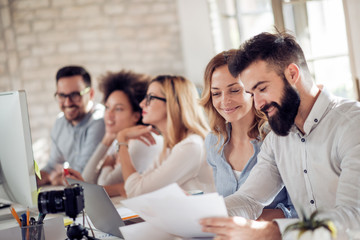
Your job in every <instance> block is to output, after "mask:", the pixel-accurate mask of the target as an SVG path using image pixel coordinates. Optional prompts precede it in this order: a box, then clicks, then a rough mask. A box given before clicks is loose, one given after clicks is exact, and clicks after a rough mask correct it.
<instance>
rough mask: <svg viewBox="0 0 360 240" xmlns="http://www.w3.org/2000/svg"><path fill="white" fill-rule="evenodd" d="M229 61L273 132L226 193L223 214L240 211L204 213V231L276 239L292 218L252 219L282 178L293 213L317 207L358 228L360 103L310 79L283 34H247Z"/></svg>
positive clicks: (341, 225)
mask: <svg viewBox="0 0 360 240" xmlns="http://www.w3.org/2000/svg"><path fill="white" fill-rule="evenodd" d="M229 68H230V71H231V73H232V75H233V76H235V77H239V78H240V80H241V81H242V82H243V83H244V86H245V90H246V91H247V92H248V93H249V94H251V95H252V96H253V98H254V104H255V107H256V108H257V109H259V110H261V111H263V112H264V113H265V114H266V115H267V117H268V119H269V124H270V126H271V128H272V130H273V131H272V132H271V133H270V134H269V135H268V136H267V138H266V139H265V141H264V143H263V145H262V148H261V152H260V153H259V155H258V163H257V165H256V166H255V167H254V169H253V170H252V172H251V174H250V176H249V178H248V179H247V181H246V182H245V184H244V185H243V186H242V187H241V188H240V189H239V190H238V192H236V193H235V194H234V195H232V196H229V197H227V198H225V203H226V206H227V209H228V212H229V215H230V216H241V217H233V218H210V219H204V220H202V221H201V224H202V225H203V226H204V231H206V232H213V233H216V234H217V239H257V240H259V239H267V240H271V239H281V238H282V236H281V234H282V233H283V231H284V228H285V227H286V226H288V225H289V224H290V223H292V222H291V220H290V222H289V220H278V221H274V222H255V221H253V220H255V219H257V218H258V216H260V214H261V212H262V210H263V207H264V206H266V204H268V203H269V202H271V201H272V200H273V198H274V197H275V196H276V194H277V193H278V192H279V191H280V190H281V188H282V187H283V186H284V185H285V186H286V188H287V190H288V192H289V195H290V197H291V200H292V201H293V203H294V206H295V208H296V211H297V212H298V213H301V212H302V211H304V212H305V213H306V214H307V215H309V214H310V213H312V212H314V211H315V210H321V214H320V215H319V216H318V218H319V219H330V220H332V221H334V222H335V224H336V226H337V227H338V229H339V230H340V231H341V230H343V229H346V228H354V229H360V137H359V136H360V128H359V126H358V125H359V123H360V103H359V102H356V101H351V100H346V99H341V98H338V97H335V96H333V95H331V94H330V93H329V92H328V91H327V90H326V89H324V88H319V87H318V86H316V84H315V83H314V81H313V80H312V77H311V74H310V71H309V69H308V66H307V63H306V60H305V57H304V54H303V52H302V50H301V47H300V46H299V45H298V43H296V41H295V39H294V37H293V36H291V35H289V34H286V33H276V34H270V33H261V34H259V35H257V36H255V37H253V38H251V39H250V40H248V41H247V42H245V43H244V44H243V45H242V46H241V47H240V49H239V50H238V53H237V55H236V56H235V57H234V58H233V59H232V62H231V63H230V64H229ZM242 217H243V218H242ZM249 219H253V220H249ZM341 234H342V233H341V232H340V233H339V236H338V237H339V238H338V239H341V237H342V236H341Z"/></svg>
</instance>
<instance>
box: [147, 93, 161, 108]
mask: <svg viewBox="0 0 360 240" xmlns="http://www.w3.org/2000/svg"><path fill="white" fill-rule="evenodd" d="M153 99H158V100H161V101H163V102H166V98H162V97H157V96H153V95H150V94H146V95H145V100H146V102H145V105H146V106H149V105H150V102H151V100H153Z"/></svg>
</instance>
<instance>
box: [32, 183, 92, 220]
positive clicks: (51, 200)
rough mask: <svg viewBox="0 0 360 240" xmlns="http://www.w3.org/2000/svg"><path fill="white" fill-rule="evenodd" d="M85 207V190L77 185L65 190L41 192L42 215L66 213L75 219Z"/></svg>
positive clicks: (40, 207) (39, 202) (40, 208)
mask: <svg viewBox="0 0 360 240" xmlns="http://www.w3.org/2000/svg"><path fill="white" fill-rule="evenodd" d="M84 206H85V204H84V189H83V187H82V186H80V185H79V184H77V183H75V184H71V185H69V186H67V187H66V188H64V190H60V191H47V192H40V193H39V195H38V209H39V212H40V213H42V214H48V213H58V212H65V214H66V215H67V216H69V217H71V218H73V219H75V218H76V216H77V215H78V214H79V213H80V212H81V211H82V210H83V209H84Z"/></svg>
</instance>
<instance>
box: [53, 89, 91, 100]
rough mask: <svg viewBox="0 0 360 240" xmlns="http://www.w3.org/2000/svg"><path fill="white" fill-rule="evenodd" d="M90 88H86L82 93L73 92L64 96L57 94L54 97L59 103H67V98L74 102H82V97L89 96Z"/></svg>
mask: <svg viewBox="0 0 360 240" xmlns="http://www.w3.org/2000/svg"><path fill="white" fill-rule="evenodd" d="M90 89H91V88H90V87H87V88H85V89H84V90H82V91H80V92H72V93H69V94H64V93H57V92H56V93H55V94H54V97H55V98H56V100H57V101H59V102H65V100H66V98H69V99H70V100H71V101H72V102H80V101H81V98H82V96H84V95H85V94H87V93H88V92H90Z"/></svg>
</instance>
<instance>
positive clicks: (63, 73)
mask: <svg viewBox="0 0 360 240" xmlns="http://www.w3.org/2000/svg"><path fill="white" fill-rule="evenodd" d="M78 75H80V76H82V78H83V79H84V82H85V85H86V86H87V87H91V77H90V74H89V73H88V72H87V71H86V69H85V68H83V67H81V66H65V67H62V68H60V69H59V70H58V71H57V73H56V83H57V82H58V81H59V79H60V78H63V77H72V76H78Z"/></svg>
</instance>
